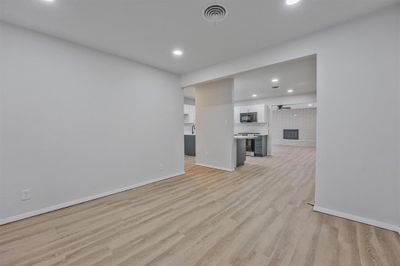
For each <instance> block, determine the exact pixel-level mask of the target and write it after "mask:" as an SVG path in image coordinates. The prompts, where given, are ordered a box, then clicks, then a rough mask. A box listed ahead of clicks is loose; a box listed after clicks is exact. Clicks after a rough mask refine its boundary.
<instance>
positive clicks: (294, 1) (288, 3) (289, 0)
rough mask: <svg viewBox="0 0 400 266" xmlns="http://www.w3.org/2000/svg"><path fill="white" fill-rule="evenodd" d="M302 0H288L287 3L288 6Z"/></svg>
mask: <svg viewBox="0 0 400 266" xmlns="http://www.w3.org/2000/svg"><path fill="white" fill-rule="evenodd" d="M300 1H301V0H286V4H287V5H288V6H293V5H295V4H298V3H299V2H300Z"/></svg>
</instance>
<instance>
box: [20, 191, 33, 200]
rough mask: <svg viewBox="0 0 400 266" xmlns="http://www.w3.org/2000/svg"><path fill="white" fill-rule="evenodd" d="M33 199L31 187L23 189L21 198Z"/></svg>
mask: <svg viewBox="0 0 400 266" xmlns="http://www.w3.org/2000/svg"><path fill="white" fill-rule="evenodd" d="M30 199H31V190H30V189H24V190H22V191H21V200H22V201H25V200H30Z"/></svg>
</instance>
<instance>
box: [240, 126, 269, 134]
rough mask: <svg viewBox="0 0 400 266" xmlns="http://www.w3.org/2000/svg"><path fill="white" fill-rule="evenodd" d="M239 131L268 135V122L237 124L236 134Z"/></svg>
mask: <svg viewBox="0 0 400 266" xmlns="http://www.w3.org/2000/svg"><path fill="white" fill-rule="evenodd" d="M239 133H260V134H262V135H268V125H267V124H235V134H239Z"/></svg>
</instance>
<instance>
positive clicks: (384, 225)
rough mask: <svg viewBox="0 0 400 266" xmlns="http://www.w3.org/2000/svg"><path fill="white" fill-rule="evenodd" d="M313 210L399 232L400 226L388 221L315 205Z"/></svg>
mask: <svg viewBox="0 0 400 266" xmlns="http://www.w3.org/2000/svg"><path fill="white" fill-rule="evenodd" d="M314 211H316V212H321V213H325V214H329V215H333V216H337V217H341V218H344V219H348V220H352V221H356V222H359V223H363V224H368V225H373V226H376V227H379V228H383V229H387V230H390V231H395V232H398V233H399V234H400V226H396V225H393V224H388V223H384V222H380V221H376V220H372V219H368V218H364V217H360V216H357V215H353V214H348V213H344V212H339V211H334V210H331V209H326V208H323V207H319V206H316V205H315V206H314Z"/></svg>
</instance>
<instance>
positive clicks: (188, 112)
mask: <svg viewBox="0 0 400 266" xmlns="http://www.w3.org/2000/svg"><path fill="white" fill-rule="evenodd" d="M183 110H184V122H185V123H187V124H194V123H195V122H196V107H195V106H194V105H188V104H185V105H184V106H183Z"/></svg>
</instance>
